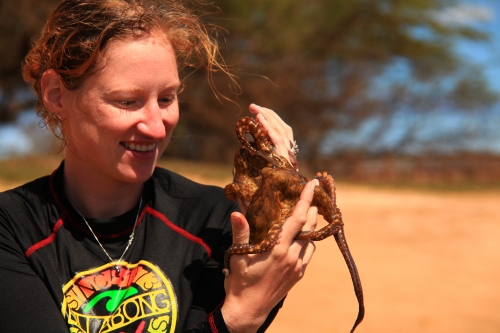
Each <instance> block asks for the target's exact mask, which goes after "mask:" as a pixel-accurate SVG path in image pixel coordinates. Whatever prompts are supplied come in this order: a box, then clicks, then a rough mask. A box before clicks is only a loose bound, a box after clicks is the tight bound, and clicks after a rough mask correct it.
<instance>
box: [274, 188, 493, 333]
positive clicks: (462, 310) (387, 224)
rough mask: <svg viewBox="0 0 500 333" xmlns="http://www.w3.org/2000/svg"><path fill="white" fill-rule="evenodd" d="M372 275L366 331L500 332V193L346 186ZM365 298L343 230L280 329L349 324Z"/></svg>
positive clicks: (368, 276) (366, 273)
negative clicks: (354, 279) (357, 291)
mask: <svg viewBox="0 0 500 333" xmlns="http://www.w3.org/2000/svg"><path fill="white" fill-rule="evenodd" d="M337 193H338V205H339V207H340V208H341V209H342V212H343V217H344V222H345V224H346V227H345V231H346V237H347V241H348V243H349V246H350V248H351V252H352V254H353V256H354V258H355V260H356V264H357V266H358V269H359V272H360V276H361V280H362V283H363V288H364V294H365V304H366V316H365V320H364V321H363V322H362V323H361V325H360V326H359V327H358V329H357V330H356V332H360V333H363V332H370V333H377V332H385V333H397V332H402V333H403V332H404V333H412V332H426V333H433V332H436V333H438V332H439V333H446V332H450V333H451V332H453V333H461V332H463V333H466V332H467V333H469V332H474V333H489V332H491V333H493V332H500V208H499V204H500V194H477V195H474V194H423V193H412V192H404V191H387V190H383V191H379V190H372V189H364V188H358V187H353V186H347V185H346V186H345V187H343V186H341V185H340V186H338V188H337ZM356 315H357V303H356V298H355V295H354V292H353V289H352V285H351V282H350V278H349V274H348V270H347V267H346V266H345V263H344V262H343V259H342V257H341V255H340V252H339V250H338V248H337V246H336V244H335V241H334V240H333V239H329V240H325V241H322V242H318V243H317V250H316V253H315V256H314V258H313V262H312V263H311V264H310V266H309V267H308V270H307V272H306V276H305V278H304V279H303V280H302V281H301V282H300V283H299V284H298V285H297V286H296V287H295V288H294V289H293V290H292V292H291V293H290V294H289V296H288V298H287V300H286V302H285V306H284V308H283V309H282V311H281V312H280V314H279V316H278V317H277V319H276V321H275V322H274V323H273V325H272V327H271V329H270V330H269V331H270V332H271V333H285V332H319V333H323V332H342V333H343V332H346V333H347V332H349V330H350V329H351V326H352V324H353V323H354V320H355V318H356Z"/></svg>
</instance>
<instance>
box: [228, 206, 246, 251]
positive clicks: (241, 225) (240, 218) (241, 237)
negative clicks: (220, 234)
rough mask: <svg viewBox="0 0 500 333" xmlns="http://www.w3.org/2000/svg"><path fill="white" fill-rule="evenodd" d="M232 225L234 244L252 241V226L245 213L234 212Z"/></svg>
mask: <svg viewBox="0 0 500 333" xmlns="http://www.w3.org/2000/svg"><path fill="white" fill-rule="evenodd" d="M231 226H232V227H233V244H247V243H248V242H249V241H250V227H249V225H248V222H247V219H246V218H245V216H244V215H243V214H241V213H238V212H234V213H232V214H231Z"/></svg>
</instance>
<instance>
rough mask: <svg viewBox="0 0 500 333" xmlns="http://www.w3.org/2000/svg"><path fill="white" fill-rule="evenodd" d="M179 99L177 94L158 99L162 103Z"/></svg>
mask: <svg viewBox="0 0 500 333" xmlns="http://www.w3.org/2000/svg"><path fill="white" fill-rule="evenodd" d="M176 99H177V96H175V95H174V96H167V97H163V98H160V99H159V100H158V101H159V102H160V103H162V104H170V103H172V102H173V101H175V100H176Z"/></svg>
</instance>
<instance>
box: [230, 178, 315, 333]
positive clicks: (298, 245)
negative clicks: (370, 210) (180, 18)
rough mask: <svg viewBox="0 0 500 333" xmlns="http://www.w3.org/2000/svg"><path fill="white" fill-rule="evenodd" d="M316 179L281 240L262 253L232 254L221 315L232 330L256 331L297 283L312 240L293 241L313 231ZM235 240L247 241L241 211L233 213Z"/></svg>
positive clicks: (312, 250)
mask: <svg viewBox="0 0 500 333" xmlns="http://www.w3.org/2000/svg"><path fill="white" fill-rule="evenodd" d="M317 184H318V181H317V180H313V181H311V182H309V183H308V184H307V185H306V186H305V188H304V190H303V191H302V193H301V196H300V200H299V201H298V203H297V205H296V207H295V209H294V211H293V214H292V216H291V217H289V218H288V219H287V220H286V221H285V223H284V225H283V231H282V233H281V238H280V240H279V242H278V243H277V244H276V245H275V246H274V247H273V248H272V249H271V250H269V251H267V252H264V253H262V254H255V255H252V254H247V255H233V256H232V257H231V263H230V267H231V274H230V275H229V277H227V278H226V280H225V289H226V298H225V301H224V304H223V306H222V309H221V310H222V315H223V317H224V321H225V322H226V325H227V327H228V328H229V330H230V331H231V332H235V333H247V332H256V330H257V329H258V328H259V327H260V326H261V325H262V324H263V323H264V321H265V319H266V318H267V316H268V314H269V312H270V311H271V310H272V308H273V307H274V306H276V304H278V302H279V301H280V300H281V299H283V298H284V297H285V296H286V294H287V293H288V292H289V291H290V289H291V288H292V287H293V286H294V285H295V283H297V282H298V281H299V280H300V279H301V278H302V276H303V275H304V271H305V269H306V267H307V264H308V263H309V261H310V260H311V258H312V255H313V253H314V250H315V245H314V243H313V242H311V241H308V240H294V238H295V236H296V235H297V234H298V233H299V232H300V231H301V230H314V229H315V227H316V222H317V208H316V207H311V201H312V198H313V194H314V187H315V186H316V185H317ZM231 223H232V227H233V243H234V244H236V243H248V242H249V235H250V229H249V226H248V223H247V221H246V219H245V217H244V216H243V215H242V214H241V213H233V214H232V215H231Z"/></svg>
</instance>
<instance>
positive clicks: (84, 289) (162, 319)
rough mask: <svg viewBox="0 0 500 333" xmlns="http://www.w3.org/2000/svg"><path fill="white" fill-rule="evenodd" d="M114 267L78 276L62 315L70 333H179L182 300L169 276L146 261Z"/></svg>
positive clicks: (69, 285) (66, 288)
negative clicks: (177, 323) (179, 308)
mask: <svg viewBox="0 0 500 333" xmlns="http://www.w3.org/2000/svg"><path fill="white" fill-rule="evenodd" d="M118 267H119V268H120V272H119V274H117V272H116V270H115V267H114V264H113V263H109V264H106V265H103V266H101V267H98V268H96V269H92V270H89V271H86V272H81V273H79V274H77V275H76V276H75V277H74V278H73V279H72V280H71V281H69V282H68V283H67V284H66V285H65V286H64V287H63V296H64V299H63V304H62V309H61V311H62V314H63V316H64V318H65V319H66V321H67V323H68V325H69V329H70V332H71V333H94V332H101V333H104V332H134V333H135V332H143V333H146V332H150V333H153V332H154V333H156V332H167V333H173V332H174V331H175V323H176V321H177V301H176V298H175V294H174V290H173V288H172V284H171V283H170V281H169V280H168V279H167V277H166V276H165V274H163V272H162V271H161V270H160V269H159V268H157V267H156V266H154V265H153V264H151V263H150V262H147V261H140V262H139V263H137V264H128V263H124V262H121V263H120V265H119V266H118Z"/></svg>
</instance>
